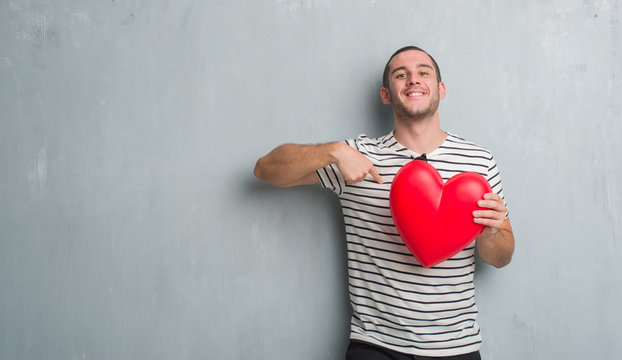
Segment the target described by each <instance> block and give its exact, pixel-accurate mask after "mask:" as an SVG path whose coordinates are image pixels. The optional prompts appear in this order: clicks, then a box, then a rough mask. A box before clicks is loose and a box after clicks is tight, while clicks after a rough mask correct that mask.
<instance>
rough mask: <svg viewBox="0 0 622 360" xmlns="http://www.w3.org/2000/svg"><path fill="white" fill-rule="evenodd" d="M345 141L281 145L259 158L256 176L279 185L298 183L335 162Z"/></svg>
mask: <svg viewBox="0 0 622 360" xmlns="http://www.w3.org/2000/svg"><path fill="white" fill-rule="evenodd" d="M343 145H345V146H347V145H346V144H345V143H327V144H319V145H297V144H284V145H281V146H279V147H277V148H275V149H274V150H272V151H271V152H270V153H268V154H267V155H265V156H262V157H261V158H259V160H257V164H256V165H255V176H256V177H257V178H258V179H259V180H261V181H264V182H267V183H269V184H272V185H277V186H289V185H296V182H297V181H300V180H301V179H304V178H305V177H307V176H309V174H312V173H314V172H315V170H317V169H321V168H323V167H325V166H327V165H330V164H333V163H335V161H336V159H335V152H336V151H337V149H338V147H339V146H343Z"/></svg>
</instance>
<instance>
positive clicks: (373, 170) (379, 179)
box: [369, 165, 384, 184]
mask: <svg viewBox="0 0 622 360" xmlns="http://www.w3.org/2000/svg"><path fill="white" fill-rule="evenodd" d="M369 173H370V174H371V176H373V178H374V180H376V182H377V183H378V184H382V183H384V180H382V176H380V174H378V170H376V168H375V167H374V166H373V165H372V167H371V169H369Z"/></svg>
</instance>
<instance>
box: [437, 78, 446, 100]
mask: <svg viewBox="0 0 622 360" xmlns="http://www.w3.org/2000/svg"><path fill="white" fill-rule="evenodd" d="M438 97H439V98H441V99H444V98H445V83H444V82H442V81H441V82H439V83H438Z"/></svg>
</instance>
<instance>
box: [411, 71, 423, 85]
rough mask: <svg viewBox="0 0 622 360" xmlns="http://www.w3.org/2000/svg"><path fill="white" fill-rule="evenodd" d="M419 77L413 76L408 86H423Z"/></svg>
mask: <svg viewBox="0 0 622 360" xmlns="http://www.w3.org/2000/svg"><path fill="white" fill-rule="evenodd" d="M419 80H420V79H419V77H418V76H417V74H411V75H410V76H409V77H408V85H417V84H421V82H420V81H419Z"/></svg>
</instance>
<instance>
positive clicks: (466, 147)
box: [255, 46, 514, 360]
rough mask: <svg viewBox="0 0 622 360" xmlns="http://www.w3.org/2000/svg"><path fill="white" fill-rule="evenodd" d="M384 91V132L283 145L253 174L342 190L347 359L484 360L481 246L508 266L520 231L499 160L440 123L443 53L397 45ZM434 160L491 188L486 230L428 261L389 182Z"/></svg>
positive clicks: (485, 255) (482, 217) (485, 256)
mask: <svg viewBox="0 0 622 360" xmlns="http://www.w3.org/2000/svg"><path fill="white" fill-rule="evenodd" d="M380 97H381V99H382V102H383V103H384V104H391V105H392V107H393V115H394V119H395V130H394V131H393V132H392V133H390V134H388V135H386V136H383V137H380V138H375V139H371V138H368V137H366V136H365V135H360V136H359V137H358V138H357V139H351V140H347V141H345V142H333V143H326V144H319V145H295V144H285V145H281V146H279V147H277V148H275V149H274V150H272V151H271V152H270V153H269V154H267V155H265V156H263V157H261V158H260V159H259V160H258V161H257V165H256V167H255V175H256V176H257V177H258V178H259V179H260V180H262V181H265V182H268V183H271V184H274V185H277V186H295V185H303V184H321V185H322V186H323V187H325V188H329V189H331V190H333V191H334V192H335V193H337V194H338V195H339V198H340V200H341V206H342V209H343V215H344V220H345V225H346V241H347V248H348V274H349V290H350V301H351V303H352V310H353V314H352V322H351V333H350V346H349V347H348V352H347V354H346V358H347V359H352V360H354V359H357V360H358V359H374V360H379V359H429V358H433V359H438V358H440V359H480V355H479V348H480V345H481V336H480V331H479V326H478V325H477V322H476V317H477V307H476V306H475V289H474V286H473V275H474V270H475V261H474V253H475V248H476V247H477V252H478V254H479V256H480V257H481V259H482V260H483V261H484V262H486V263H489V264H492V265H494V266H495V267H503V266H505V265H507V264H508V263H509V262H510V260H511V257H512V253H513V251H514V237H513V234H512V227H511V225H510V221H509V218H508V217H507V208H506V206H505V201H504V199H503V189H502V185H501V180H500V176H499V172H498V169H497V166H496V163H495V161H494V159H493V157H492V155H491V153H490V152H488V151H487V150H486V149H484V148H482V147H480V146H478V145H475V144H473V143H470V142H467V141H465V140H463V139H461V138H459V137H458V136H456V135H453V134H449V133H447V132H445V131H443V130H441V126H440V121H439V114H438V105H439V101H440V100H441V99H443V98H444V97H445V84H444V83H443V82H442V81H441V75H440V70H439V68H438V65H437V64H436V61H435V60H434V59H433V58H432V57H431V56H430V55H428V54H427V53H426V52H425V51H423V50H422V49H420V48H418V47H414V46H408V47H404V48H402V49H399V50H398V51H397V52H395V54H393V55H392V56H391V58H390V59H389V61H388V62H387V65H386V67H385V70H384V75H383V86H382V88H381V89H380ZM413 159H421V160H425V161H428V162H429V163H430V164H431V165H432V166H434V167H435V168H436V169H437V170H438V171H439V173H440V174H441V176H442V177H443V180H444V181H447V180H448V179H449V178H450V177H451V176H453V175H455V174H457V173H460V172H464V171H472V172H476V173H479V174H481V175H482V176H484V177H485V178H486V179H487V180H488V182H489V183H490V185H491V187H492V190H493V192H492V193H489V194H485V195H484V198H483V199H482V200H480V201H479V202H478V205H479V206H480V207H482V208H485V209H487V210H480V211H475V212H474V213H473V221H474V222H476V223H478V224H482V225H484V226H485V227H484V231H483V232H482V233H481V235H480V236H479V237H478V238H477V240H476V241H474V243H473V244H471V245H469V246H467V247H466V248H465V249H464V250H463V251H461V252H459V253H458V254H457V255H455V256H454V257H452V258H451V259H449V260H447V261H445V262H443V263H441V264H439V265H437V266H435V267H433V268H430V269H426V268H423V267H422V266H420V265H419V264H418V263H417V261H416V260H415V259H414V257H413V256H412V255H411V254H410V253H409V251H408V250H407V248H406V247H405V245H404V243H403V242H402V241H401V239H400V237H399V235H398V233H397V231H396V229H395V225H394V224H393V221H392V218H391V215H390V210H389V190H390V187H391V186H390V184H391V181H392V179H393V177H394V176H395V174H396V173H397V171H398V170H399V169H400V167H401V166H403V165H404V164H406V163H408V162H410V161H412V160H413Z"/></svg>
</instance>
